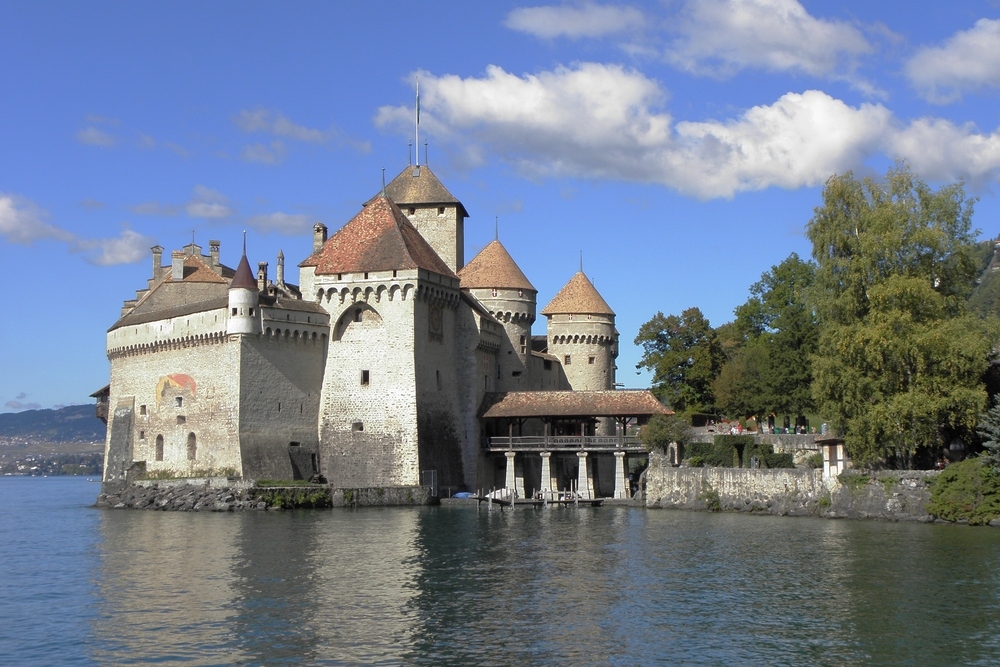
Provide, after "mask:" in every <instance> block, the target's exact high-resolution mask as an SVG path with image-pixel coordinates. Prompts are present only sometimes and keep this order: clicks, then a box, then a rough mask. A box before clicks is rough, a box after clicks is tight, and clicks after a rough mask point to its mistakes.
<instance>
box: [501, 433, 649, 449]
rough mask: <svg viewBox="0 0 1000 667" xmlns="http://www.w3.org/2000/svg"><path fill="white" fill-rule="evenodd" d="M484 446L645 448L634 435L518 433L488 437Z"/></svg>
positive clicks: (509, 447)
mask: <svg viewBox="0 0 1000 667" xmlns="http://www.w3.org/2000/svg"><path fill="white" fill-rule="evenodd" d="M486 447H488V448H490V449H507V450H510V449H534V450H538V451H547V450H553V449H582V450H584V451H586V450H588V449H602V450H611V449H627V450H641V449H645V448H644V446H643V444H642V442H641V441H640V440H639V438H638V437H637V436H634V435H548V436H545V435H519V436H513V437H510V436H498V437H493V438H489V440H488V442H487V443H486Z"/></svg>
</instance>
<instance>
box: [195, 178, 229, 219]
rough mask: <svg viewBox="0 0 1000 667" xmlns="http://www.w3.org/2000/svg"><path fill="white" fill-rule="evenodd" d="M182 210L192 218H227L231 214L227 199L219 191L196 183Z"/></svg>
mask: <svg viewBox="0 0 1000 667" xmlns="http://www.w3.org/2000/svg"><path fill="white" fill-rule="evenodd" d="M184 211H185V212H186V213H187V214H188V215H189V216H191V217H192V218H228V217H229V216H231V215H232V214H233V209H231V208H229V199H227V198H226V196H225V195H224V194H222V193H221V192H217V191H216V190H212V189H210V188H206V187H205V186H204V185H196V186H195V188H194V194H193V195H192V197H191V200H190V201H189V202H188V203H187V204H185V205H184Z"/></svg>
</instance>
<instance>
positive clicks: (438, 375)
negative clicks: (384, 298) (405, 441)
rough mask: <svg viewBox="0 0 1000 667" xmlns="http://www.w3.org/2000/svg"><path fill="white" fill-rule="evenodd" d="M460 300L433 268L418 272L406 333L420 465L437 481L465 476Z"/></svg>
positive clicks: (453, 480)
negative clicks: (413, 369) (410, 327)
mask: <svg viewBox="0 0 1000 667" xmlns="http://www.w3.org/2000/svg"><path fill="white" fill-rule="evenodd" d="M421 273H422V274H423V273H424V272H421ZM460 303H461V299H460V296H459V291H458V285H457V282H455V281H453V280H452V279H450V278H444V277H441V276H437V275H436V274H425V275H421V281H420V286H419V288H418V291H417V299H416V302H415V304H414V323H413V333H412V334H411V335H412V336H413V341H414V355H415V358H414V361H415V364H416V378H415V379H416V397H417V433H418V446H419V466H420V470H422V471H423V470H434V471H436V474H437V483H438V484H439V485H446V486H459V485H461V484H463V483H464V482H465V475H464V466H463V463H462V459H463V452H464V451H465V450H466V447H465V443H466V442H467V439H468V437H469V436H471V435H472V434H470V433H468V432H467V431H466V429H465V428H464V427H463V421H462V417H461V402H460V399H459V393H458V392H459V388H460V383H459V373H458V364H459V363H460V360H461V355H460V350H461V349H462V344H461V341H460V340H459V339H458V336H459V335H460V333H461V326H460V323H459V322H458V321H457V317H458V308H459V305H460ZM417 483H422V482H417Z"/></svg>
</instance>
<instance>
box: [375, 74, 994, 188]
mask: <svg viewBox="0 0 1000 667" xmlns="http://www.w3.org/2000/svg"><path fill="white" fill-rule="evenodd" d="M420 83H421V86H420V88H421V90H420V92H421V103H422V109H423V112H424V113H423V115H422V117H421V125H424V124H425V123H426V126H427V129H428V132H429V133H430V134H432V135H434V136H435V137H437V138H438V139H439V140H440V141H442V143H445V144H447V145H448V146H449V147H450V148H452V149H453V150H455V151H456V152H457V161H459V162H461V163H463V164H465V165H477V164H480V163H482V162H483V161H485V160H486V159H487V156H489V155H491V154H492V155H497V156H499V157H500V158H501V159H503V160H506V161H508V162H510V163H511V164H514V165H515V166H517V167H518V168H519V169H520V170H521V171H522V172H523V173H525V174H527V175H529V176H547V175H552V176H571V177H583V178H594V179H603V178H609V179H616V180H625V181H634V182H641V183H658V184H661V185H664V186H667V187H670V188H674V189H676V190H678V191H680V192H682V193H685V194H688V195H693V196H696V197H699V198H704V199H709V198H713V197H732V196H733V195H735V194H736V193H738V192H744V191H753V190H761V189H765V188H769V187H775V186H777V187H782V188H789V189H794V188H799V187H804V186H815V185H820V184H822V183H823V182H824V181H825V180H826V179H827V178H828V177H830V176H831V175H833V174H834V173H839V172H843V171H846V170H848V169H858V168H862V167H864V165H865V162H866V160H868V159H869V158H872V157H875V156H879V155H885V156H887V157H889V158H902V159H905V160H908V161H909V162H910V163H911V164H913V166H914V168H915V169H916V171H917V172H918V173H920V174H921V175H923V176H924V177H925V178H927V179H929V180H956V179H965V180H968V181H970V182H971V183H972V184H973V185H975V186H977V187H978V186H979V185H982V184H985V183H987V182H993V181H997V180H998V177H1000V130H998V131H996V132H994V133H992V134H983V133H980V132H978V131H977V130H976V128H975V127H974V126H971V125H963V126H956V125H954V124H952V123H949V122H947V121H944V120H940V119H921V120H917V121H914V122H911V123H908V124H904V123H902V122H900V120H899V119H897V118H896V117H895V116H894V115H893V114H892V112H891V111H890V110H889V109H887V108H886V107H884V106H883V105H881V104H861V105H859V106H851V105H848V104H846V103H845V102H843V101H842V100H838V99H836V98H833V97H831V96H830V95H828V94H826V93H824V92H822V91H817V90H807V91H805V92H802V93H786V94H785V95H782V96H781V97H780V98H778V99H777V100H776V101H775V102H774V103H772V104H767V105H760V106H755V107H752V108H750V109H747V110H745V111H743V112H742V113H740V114H738V115H736V116H734V117H732V118H729V119H723V120H706V121H700V122H695V121H682V122H675V120H674V119H673V118H672V117H671V115H670V114H669V112H667V111H666V110H664V109H663V108H662V105H663V103H664V101H665V100H666V98H667V95H666V93H665V92H664V91H663V90H662V88H661V87H660V86H659V84H658V83H657V82H655V81H653V80H652V79H649V78H647V77H645V76H644V75H643V74H641V73H639V72H636V71H634V70H628V69H625V68H622V67H620V66H613V65H603V64H595V63H582V64H577V65H574V66H573V67H570V68H566V67H561V68H557V69H555V70H553V71H547V72H541V73H539V74H527V75H523V76H516V75H513V74H510V73H508V72H505V71H504V70H503V69H501V68H499V67H496V66H491V67H489V68H487V72H486V74H485V75H484V76H483V77H481V78H476V77H470V78H464V79H463V78H461V77H457V76H452V75H446V76H440V77H438V76H434V75H431V74H429V73H427V72H421V73H420ZM411 113H412V111H411V110H410V109H408V108H404V107H383V108H381V109H380V110H379V112H378V114H377V116H376V118H375V122H376V124H377V125H379V126H381V127H392V128H396V129H398V130H399V131H400V132H401V133H408V132H409V130H410V123H411V122H412V116H411Z"/></svg>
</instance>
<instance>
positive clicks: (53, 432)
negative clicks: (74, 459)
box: [0, 403, 106, 445]
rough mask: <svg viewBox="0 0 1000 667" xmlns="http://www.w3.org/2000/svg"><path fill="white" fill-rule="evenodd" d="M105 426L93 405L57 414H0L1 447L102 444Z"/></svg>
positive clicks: (39, 411) (68, 407)
mask: <svg viewBox="0 0 1000 667" xmlns="http://www.w3.org/2000/svg"><path fill="white" fill-rule="evenodd" d="M105 433H106V430H105V426H104V422H102V421H101V420H100V419H98V418H97V417H96V416H95V415H94V405H93V403H91V404H89V405H70V406H67V407H65V408H60V409H58V410H25V411H24V412H11V413H4V414H0V444H2V445H13V444H38V443H58V442H104V436H105Z"/></svg>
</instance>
